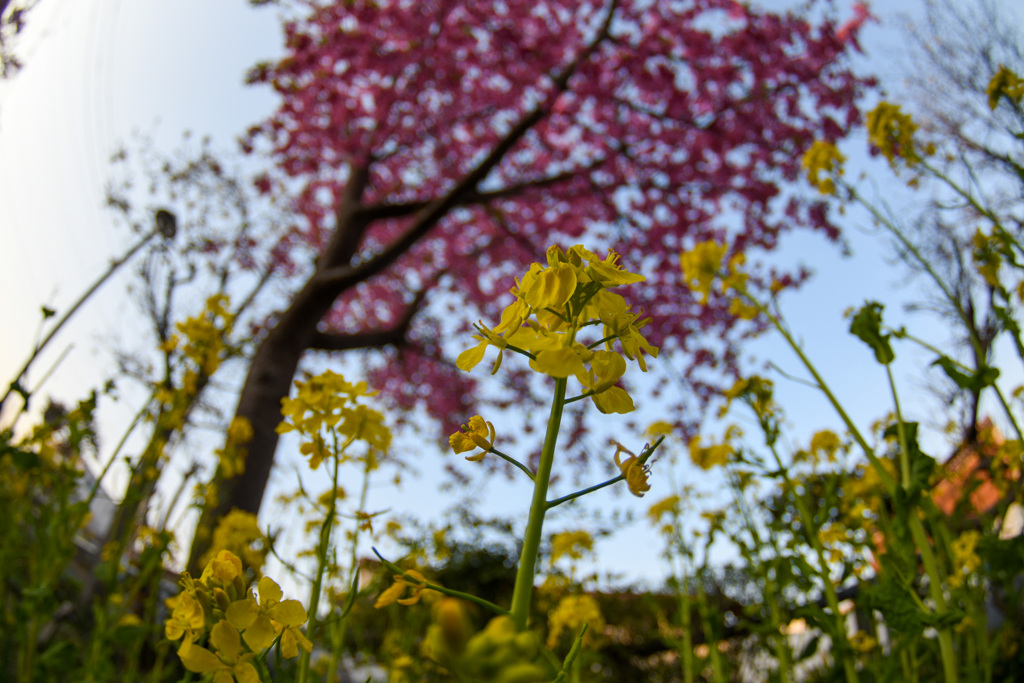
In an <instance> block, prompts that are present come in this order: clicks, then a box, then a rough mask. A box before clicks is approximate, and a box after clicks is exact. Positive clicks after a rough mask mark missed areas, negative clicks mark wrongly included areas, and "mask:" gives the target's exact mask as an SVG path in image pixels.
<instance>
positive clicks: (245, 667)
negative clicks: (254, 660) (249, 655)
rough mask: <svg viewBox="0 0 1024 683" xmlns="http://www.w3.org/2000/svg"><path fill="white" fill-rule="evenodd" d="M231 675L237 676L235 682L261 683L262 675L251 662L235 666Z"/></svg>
mask: <svg viewBox="0 0 1024 683" xmlns="http://www.w3.org/2000/svg"><path fill="white" fill-rule="evenodd" d="M231 673H233V674H234V675H235V680H236V681H238V683H260V675H259V674H258V673H256V667H254V666H253V665H252V664H250V663H249V662H239V663H238V664H235V666H234V668H233V669H232V670H231Z"/></svg>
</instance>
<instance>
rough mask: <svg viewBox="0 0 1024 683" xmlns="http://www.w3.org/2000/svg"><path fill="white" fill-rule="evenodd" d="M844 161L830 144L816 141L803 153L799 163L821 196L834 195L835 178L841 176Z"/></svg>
mask: <svg viewBox="0 0 1024 683" xmlns="http://www.w3.org/2000/svg"><path fill="white" fill-rule="evenodd" d="M844 161H846V157H844V156H843V155H842V154H841V153H840V152H839V150H838V149H837V148H836V146H835V145H833V144H832V143H831V142H824V141H823V140H817V141H815V143H814V144H813V145H811V147H810V149H808V150H807V151H806V152H804V158H803V161H802V162H801V163H802V165H803V168H804V171H805V172H806V173H807V180H809V181H810V183H811V185H813V186H814V187H816V188H817V189H818V192H821V193H822V194H835V193H836V178H838V177H839V176H841V175H843V162H844Z"/></svg>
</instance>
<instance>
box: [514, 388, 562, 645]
mask: <svg viewBox="0 0 1024 683" xmlns="http://www.w3.org/2000/svg"><path fill="white" fill-rule="evenodd" d="M565 386H566V380H565V379H556V380H555V396H554V398H553V399H552V401H551V415H550V417H548V430H547V433H546V434H545V435H544V449H543V450H542V451H541V454H540V464H539V465H538V466H537V474H536V475H535V479H534V481H533V502H532V503H531V504H530V518H529V521H527V523H526V533H525V535H524V536H523V551H522V554H521V555H520V557H519V568H518V570H517V571H516V584H515V590H514V591H513V593H512V609H511V610H510V611H511V613H512V622H513V623H514V624H515V626H516V628H517V629H518V630H520V631H522V630H524V629H525V628H526V622H527V620H528V619H529V616H530V600H531V598H532V597H533V579H534V575H535V574H536V570H537V553H538V551H539V550H540V540H541V536H542V532H543V526H544V514H545V513H546V512H547V507H548V505H547V497H548V482H549V480H550V479H551V466H552V464H553V463H554V461H555V444H556V442H557V441H558V429H559V427H560V426H561V424H562V408H563V407H564V406H565Z"/></svg>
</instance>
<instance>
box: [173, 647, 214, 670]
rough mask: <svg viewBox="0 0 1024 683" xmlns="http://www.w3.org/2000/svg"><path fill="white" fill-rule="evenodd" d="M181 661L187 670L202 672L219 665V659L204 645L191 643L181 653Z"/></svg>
mask: <svg viewBox="0 0 1024 683" xmlns="http://www.w3.org/2000/svg"><path fill="white" fill-rule="evenodd" d="M181 663H182V664H184V665H185V668H186V669H188V670H189V671H191V672H193V673H197V674H204V673H207V672H210V671H213V670H214V669H219V668H220V667H221V663H220V659H219V658H218V657H217V655H215V654H213V653H212V652H210V651H209V650H207V649H206V648H205V647H201V646H199V645H193V646H192V647H190V648H189V649H188V650H187V651H186V652H185V653H183V654H181Z"/></svg>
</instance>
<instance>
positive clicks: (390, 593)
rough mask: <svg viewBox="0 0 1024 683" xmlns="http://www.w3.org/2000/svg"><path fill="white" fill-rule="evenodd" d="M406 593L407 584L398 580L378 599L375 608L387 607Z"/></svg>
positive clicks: (374, 604)
mask: <svg viewBox="0 0 1024 683" xmlns="http://www.w3.org/2000/svg"><path fill="white" fill-rule="evenodd" d="M404 591H405V584H404V583H402V582H401V581H398V580H396V581H395V582H394V583H393V584H391V586H389V587H388V589H387V590H385V591H384V592H383V593H381V594H380V595H379V596H378V597H377V602H375V603H373V606H374V608H375V609H380V608H381V607H387V606H388V605H390V604H391V603H393V602H394V601H395V600H397V599H398V596H400V595H401V594H402V593H403V592H404Z"/></svg>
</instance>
